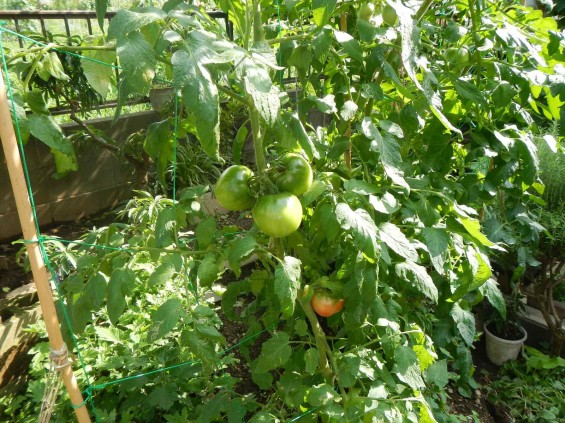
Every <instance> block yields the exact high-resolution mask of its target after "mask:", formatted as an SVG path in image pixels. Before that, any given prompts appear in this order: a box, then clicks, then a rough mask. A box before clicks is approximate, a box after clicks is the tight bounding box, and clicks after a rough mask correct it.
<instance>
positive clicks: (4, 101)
mask: <svg viewBox="0 0 565 423" xmlns="http://www.w3.org/2000/svg"><path fill="white" fill-rule="evenodd" d="M0 139H1V140H2V147H3V149H4V155H5V157H6V164H7V166H8V173H9V175H10V181H11V183H12V190H13V192H14V197H15V200H16V206H17V209H18V216H19V219H20V224H21V226H22V232H23V236H24V239H26V240H30V241H37V239H38V238H37V231H36V229H35V221H34V216H33V213H32V209H31V203H30V199H29V195H28V191H27V186H26V182H25V178H24V172H23V166H22V161H21V158H20V153H19V151H18V143H17V140H16V134H15V133H14V127H13V126H12V117H11V115H10V109H9V106H8V96H7V91H6V87H5V84H4V75H3V73H2V70H1V69H0ZM27 252H28V256H29V262H30V265H31V271H32V273H33V280H34V281H35V286H36V287H37V295H38V297H39V303H40V305H41V312H42V314H43V319H44V320H45V326H46V328H47V335H48V336H49V342H50V344H51V349H52V350H53V351H61V350H62V349H63V348H64V345H65V344H64V341H63V336H62V334H61V328H60V326H59V319H58V318H57V312H56V310H55V303H54V302H53V295H52V293H51V287H50V286H49V274H48V272H47V269H46V267H45V262H44V261H43V256H42V255H41V250H40V248H39V244H38V243H37V242H30V243H28V244H27ZM61 377H62V379H63V382H64V383H65V386H66V388H67V392H68V393H69V396H70V398H71V403H72V404H73V405H74V406H76V407H77V408H76V409H75V414H76V417H77V419H78V421H79V423H87V422H90V416H89V415H88V410H87V408H86V405H85V404H84V403H83V398H82V393H81V391H80V389H79V387H78V384H77V381H76V378H75V376H74V373H73V369H72V368H71V366H70V364H67V365H66V366H65V367H63V368H62V369H61ZM81 404H82V405H81Z"/></svg>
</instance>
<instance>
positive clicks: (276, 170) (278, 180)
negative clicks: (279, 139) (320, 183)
mask: <svg viewBox="0 0 565 423" xmlns="http://www.w3.org/2000/svg"><path fill="white" fill-rule="evenodd" d="M268 175H269V183H270V185H273V186H274V189H271V191H278V192H272V193H268V194H265V195H260V196H258V198H257V199H256V195H254V192H256V191H255V190H254V189H252V187H251V183H252V180H253V178H254V175H253V172H252V171H251V170H250V169H249V168H248V167H246V166H241V165H234V166H230V167H229V168H227V169H226V170H225V171H224V172H223V173H222V175H221V176H220V178H219V179H218V182H216V186H215V188H214V192H215V194H216V198H217V199H218V201H219V203H220V204H221V205H222V206H223V207H225V208H226V209H229V210H237V211H241V210H245V209H248V208H250V207H252V206H253V208H252V215H253V220H254V221H255V224H256V225H257V227H258V228H259V229H260V230H261V231H262V232H264V233H265V234H267V235H269V236H272V237H274V238H283V237H286V236H288V235H290V234H291V233H293V232H294V231H296V230H297V229H298V227H299V226H300V223H301V222H302V204H300V200H299V199H298V197H297V196H298V195H302V194H304V193H305V192H306V191H308V190H309V189H310V186H311V185H312V179H313V175H312V168H311V167H310V164H309V163H308V162H307V161H306V160H305V159H304V158H303V157H302V156H300V155H298V154H294V153H287V154H285V155H283V156H282V157H281V158H279V159H278V160H276V161H275V162H274V166H273V167H272V168H271V169H269V172H268ZM253 204H254V205H253Z"/></svg>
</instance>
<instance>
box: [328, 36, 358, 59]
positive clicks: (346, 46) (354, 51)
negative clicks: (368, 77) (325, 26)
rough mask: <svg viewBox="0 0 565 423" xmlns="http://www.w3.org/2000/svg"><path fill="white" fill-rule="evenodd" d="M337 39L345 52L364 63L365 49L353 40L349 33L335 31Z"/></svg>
mask: <svg viewBox="0 0 565 423" xmlns="http://www.w3.org/2000/svg"><path fill="white" fill-rule="evenodd" d="M334 35H335V39H336V40H337V42H338V43H339V44H341V46H342V47H343V50H344V51H345V52H346V53H347V54H348V55H349V56H350V57H351V58H352V59H355V60H357V61H359V62H363V49H362V48H361V45H360V44H359V41H357V40H356V39H355V38H353V37H352V36H351V35H350V34H348V33H347V32H342V31H338V30H334Z"/></svg>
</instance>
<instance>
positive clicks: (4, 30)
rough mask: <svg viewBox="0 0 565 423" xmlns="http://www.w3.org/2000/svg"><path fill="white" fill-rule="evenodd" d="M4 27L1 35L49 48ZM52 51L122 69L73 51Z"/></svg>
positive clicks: (0, 25) (1, 28) (55, 49)
mask: <svg viewBox="0 0 565 423" xmlns="http://www.w3.org/2000/svg"><path fill="white" fill-rule="evenodd" d="M2 25H3V23H0V33H1V32H7V33H8V34H11V35H14V36H16V37H19V38H21V39H23V40H26V41H29V42H30V43H33V44H37V45H38V46H41V47H47V46H48V44H45V43H43V42H41V41H37V40H34V39H33V38H29V37H26V36H25V35H23V34H19V33H17V32H15V31H12V30H10V29H8V28H3V27H2ZM51 50H54V51H56V52H59V53H63V54H68V55H69V56H73V57H76V58H78V59H81V60H83V59H84V60H88V61H90V62H94V63H98V64H99V65H104V66H110V67H112V68H114V69H121V68H120V67H119V66H117V65H114V64H111V63H106V62H103V61H101V60H97V59H94V58H92V57H86V56H83V55H81V54H77V53H73V52H71V51H67V50H63V49H59V48H52V49H51ZM2 55H4V50H2Z"/></svg>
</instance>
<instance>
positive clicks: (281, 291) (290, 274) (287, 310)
mask: <svg viewBox="0 0 565 423" xmlns="http://www.w3.org/2000/svg"><path fill="white" fill-rule="evenodd" d="M300 265H301V263H300V260H298V259H296V258H294V257H291V256H286V257H285V258H284V259H283V261H282V263H279V264H278V265H277V267H276V268H275V294H276V295H277V298H278V299H279V302H280V304H281V310H282V315H283V317H285V318H289V317H290V316H292V314H293V313H294V305H295V303H296V295H297V292H298V289H299V288H300V274H301V269H300Z"/></svg>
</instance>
